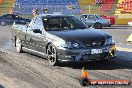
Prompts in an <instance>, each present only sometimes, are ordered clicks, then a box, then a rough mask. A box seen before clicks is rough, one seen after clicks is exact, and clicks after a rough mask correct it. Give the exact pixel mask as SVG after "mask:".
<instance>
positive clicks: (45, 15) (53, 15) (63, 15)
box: [37, 14, 73, 17]
mask: <svg viewBox="0 0 132 88" xmlns="http://www.w3.org/2000/svg"><path fill="white" fill-rule="evenodd" d="M37 16H39V17H69V16H73V15H65V14H40V15H37Z"/></svg>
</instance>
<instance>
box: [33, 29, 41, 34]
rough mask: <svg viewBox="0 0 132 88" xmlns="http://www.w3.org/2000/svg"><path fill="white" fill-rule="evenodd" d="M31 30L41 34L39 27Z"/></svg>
mask: <svg viewBox="0 0 132 88" xmlns="http://www.w3.org/2000/svg"><path fill="white" fill-rule="evenodd" d="M33 32H34V33H40V34H42V31H41V30H40V29H34V30H33Z"/></svg>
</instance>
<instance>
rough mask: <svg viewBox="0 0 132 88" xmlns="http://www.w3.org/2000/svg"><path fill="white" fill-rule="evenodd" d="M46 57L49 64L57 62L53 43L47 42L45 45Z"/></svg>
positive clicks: (53, 64)
mask: <svg viewBox="0 0 132 88" xmlns="http://www.w3.org/2000/svg"><path fill="white" fill-rule="evenodd" d="M47 57H48V61H49V64H50V65H51V66H55V65H57V64H58V63H59V62H58V58H57V51H56V48H55V46H54V45H53V44H49V45H48V47H47Z"/></svg>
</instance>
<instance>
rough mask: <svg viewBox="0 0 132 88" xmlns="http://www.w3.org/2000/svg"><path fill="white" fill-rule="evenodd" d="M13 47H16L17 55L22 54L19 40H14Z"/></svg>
mask: <svg viewBox="0 0 132 88" xmlns="http://www.w3.org/2000/svg"><path fill="white" fill-rule="evenodd" d="M15 45H16V50H17V52H18V53H22V52H23V51H22V44H21V40H20V39H19V38H16V41H15Z"/></svg>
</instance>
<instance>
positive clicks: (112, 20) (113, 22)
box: [100, 15, 115, 25]
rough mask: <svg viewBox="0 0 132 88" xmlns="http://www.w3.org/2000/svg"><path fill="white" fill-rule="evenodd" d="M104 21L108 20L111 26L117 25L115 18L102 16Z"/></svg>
mask: <svg viewBox="0 0 132 88" xmlns="http://www.w3.org/2000/svg"><path fill="white" fill-rule="evenodd" d="M100 16H101V17H102V18H103V19H108V20H109V21H110V24H111V25H114V24H115V18H114V17H113V16H106V15H100Z"/></svg>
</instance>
